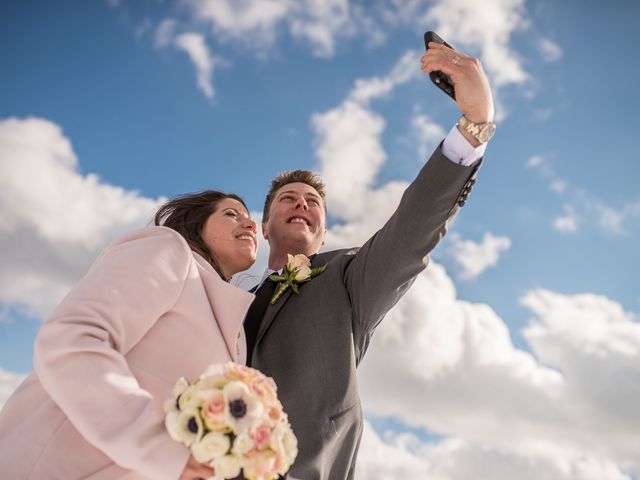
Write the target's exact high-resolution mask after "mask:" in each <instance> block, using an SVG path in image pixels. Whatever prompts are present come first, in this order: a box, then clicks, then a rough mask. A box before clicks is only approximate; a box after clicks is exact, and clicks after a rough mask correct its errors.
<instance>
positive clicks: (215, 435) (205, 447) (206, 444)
mask: <svg viewBox="0 0 640 480" xmlns="http://www.w3.org/2000/svg"><path fill="white" fill-rule="evenodd" d="M229 447H231V440H229V437H228V436H226V435H224V434H222V433H219V432H209V433H207V434H206V435H205V436H204V437H202V438H201V439H200V441H199V442H195V443H194V444H193V445H191V453H192V454H193V458H195V459H196V460H197V461H198V462H200V463H206V462H210V461H212V460H214V459H216V458H219V457H222V456H224V455H226V454H227V452H228V451H229Z"/></svg>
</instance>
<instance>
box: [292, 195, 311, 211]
mask: <svg viewBox="0 0 640 480" xmlns="http://www.w3.org/2000/svg"><path fill="white" fill-rule="evenodd" d="M295 208H296V209H298V208H301V209H302V210H309V205H308V204H307V201H306V200H305V199H304V197H300V198H298V201H296V206H295Z"/></svg>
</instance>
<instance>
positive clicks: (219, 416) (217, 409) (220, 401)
mask: <svg viewBox="0 0 640 480" xmlns="http://www.w3.org/2000/svg"><path fill="white" fill-rule="evenodd" d="M226 408H227V403H226V402H225V401H224V395H222V392H219V393H216V394H214V395H213V396H212V397H211V398H210V399H209V400H208V401H207V402H206V403H205V404H204V405H202V416H203V418H204V423H205V425H206V426H207V428H208V429H209V430H220V429H224V428H225V413H226Z"/></svg>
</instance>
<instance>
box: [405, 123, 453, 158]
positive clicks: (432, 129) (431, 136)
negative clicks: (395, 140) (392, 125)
mask: <svg viewBox="0 0 640 480" xmlns="http://www.w3.org/2000/svg"><path fill="white" fill-rule="evenodd" d="M411 127H412V128H413V130H414V132H415V134H416V138H417V140H418V152H419V154H420V158H427V155H428V154H429V153H431V151H433V150H434V149H435V147H436V146H437V145H438V143H440V142H441V141H442V139H443V138H444V137H445V136H446V135H447V132H445V130H444V128H442V127H441V126H440V125H439V124H437V123H435V122H434V121H433V120H432V119H431V117H429V116H428V115H425V114H423V113H417V114H416V115H414V117H413V118H412V119H411Z"/></svg>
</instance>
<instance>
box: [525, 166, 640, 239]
mask: <svg viewBox="0 0 640 480" xmlns="http://www.w3.org/2000/svg"><path fill="white" fill-rule="evenodd" d="M526 167H527V168H530V169H535V170H536V171H537V172H538V173H539V174H540V176H541V177H543V178H544V179H545V180H547V181H548V182H549V189H550V190H551V191H553V192H555V193H557V194H561V195H564V196H565V198H567V197H568V198H569V203H565V205H564V206H563V210H564V214H563V215H560V216H556V217H555V218H554V219H553V220H552V222H551V224H552V225H553V228H555V229H556V230H558V231H560V232H563V233H571V232H575V231H577V230H578V227H579V225H580V224H581V223H587V222H589V221H591V222H593V223H595V224H596V225H597V226H598V227H600V228H601V229H602V230H603V231H604V232H606V233H609V234H612V235H626V234H628V232H629V230H631V229H632V228H633V227H637V225H638V218H640V201H637V200H636V201H632V202H629V203H626V204H624V205H622V206H620V207H613V206H611V205H609V204H607V203H605V202H603V201H602V200H600V199H598V198H596V197H594V196H593V195H591V194H590V193H588V192H586V191H585V190H583V189H579V188H571V187H570V186H569V184H568V183H567V182H566V181H565V180H563V179H561V178H559V177H558V175H557V174H556V172H555V170H554V168H553V166H552V165H551V162H550V161H549V160H548V159H547V158H544V157H543V156H541V155H533V156H532V157H530V158H529V159H528V160H527V162H526Z"/></svg>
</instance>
